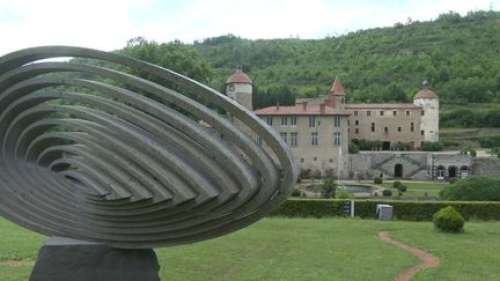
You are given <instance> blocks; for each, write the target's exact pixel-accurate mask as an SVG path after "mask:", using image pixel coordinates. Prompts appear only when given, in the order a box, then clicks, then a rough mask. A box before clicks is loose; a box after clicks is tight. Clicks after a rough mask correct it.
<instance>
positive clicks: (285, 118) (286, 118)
mask: <svg viewBox="0 0 500 281" xmlns="http://www.w3.org/2000/svg"><path fill="white" fill-rule="evenodd" d="M287 123H288V116H281V126H286V125H287Z"/></svg>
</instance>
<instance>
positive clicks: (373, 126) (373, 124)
mask: <svg viewBox="0 0 500 281" xmlns="http://www.w3.org/2000/svg"><path fill="white" fill-rule="evenodd" d="M372 132H375V123H372Z"/></svg>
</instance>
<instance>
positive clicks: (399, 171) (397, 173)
mask: <svg viewBox="0 0 500 281" xmlns="http://www.w3.org/2000/svg"><path fill="white" fill-rule="evenodd" d="M394 177H395V178H402V177H403V164H396V165H395V166H394Z"/></svg>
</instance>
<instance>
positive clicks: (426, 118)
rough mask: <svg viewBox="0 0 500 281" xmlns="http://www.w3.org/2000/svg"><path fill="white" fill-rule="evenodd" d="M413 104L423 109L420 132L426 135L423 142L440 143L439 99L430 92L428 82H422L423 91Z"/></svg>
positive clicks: (416, 96) (419, 92) (417, 95)
mask: <svg viewBox="0 0 500 281" xmlns="http://www.w3.org/2000/svg"><path fill="white" fill-rule="evenodd" d="M413 103H414V104H415V105H417V106H420V107H422V113H421V114H422V118H421V122H420V130H421V131H423V133H424V138H423V141H429V142H437V141H439V98H438V96H437V95H436V94H435V93H434V92H433V91H431V90H429V83H428V82H427V81H424V82H422V89H421V90H420V91H418V93H417V94H416V95H415V99H414V101H413Z"/></svg>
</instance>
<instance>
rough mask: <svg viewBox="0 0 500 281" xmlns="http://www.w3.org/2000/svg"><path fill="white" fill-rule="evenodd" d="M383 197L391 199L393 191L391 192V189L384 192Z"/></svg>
mask: <svg viewBox="0 0 500 281" xmlns="http://www.w3.org/2000/svg"><path fill="white" fill-rule="evenodd" d="M382 195H383V196H385V197H391V196H392V190H390V189H384V191H382Z"/></svg>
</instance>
